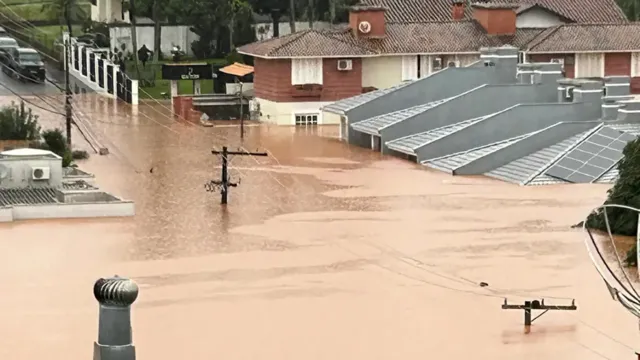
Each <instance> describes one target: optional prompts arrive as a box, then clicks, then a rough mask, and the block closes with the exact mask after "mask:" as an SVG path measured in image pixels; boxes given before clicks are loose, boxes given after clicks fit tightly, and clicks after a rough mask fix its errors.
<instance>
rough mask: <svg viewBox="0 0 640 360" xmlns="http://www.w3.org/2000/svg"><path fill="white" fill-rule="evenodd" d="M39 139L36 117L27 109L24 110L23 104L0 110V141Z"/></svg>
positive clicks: (12, 103)
mask: <svg viewBox="0 0 640 360" xmlns="http://www.w3.org/2000/svg"><path fill="white" fill-rule="evenodd" d="M39 137H40V126H39V125H38V115H34V114H33V113H32V111H31V109H30V108H29V109H28V110H25V108H24V102H21V103H20V105H18V104H16V103H14V102H11V105H8V106H3V107H2V108H0V140H37V139H38V138H39Z"/></svg>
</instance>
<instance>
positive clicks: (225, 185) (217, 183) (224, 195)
mask: <svg viewBox="0 0 640 360" xmlns="http://www.w3.org/2000/svg"><path fill="white" fill-rule="evenodd" d="M211 153H212V154H214V155H221V157H222V174H221V177H220V180H211V181H209V182H208V183H207V184H205V185H204V188H205V189H206V191H214V188H216V187H219V188H220V197H221V199H220V204H222V205H226V204H227V201H228V196H229V188H230V187H237V186H238V184H237V183H232V182H230V181H229V172H228V170H229V169H228V167H229V155H239V156H269V154H267V153H266V152H251V151H229V150H228V149H227V147H226V146H223V147H222V151H219V150H215V149H214V150H211Z"/></svg>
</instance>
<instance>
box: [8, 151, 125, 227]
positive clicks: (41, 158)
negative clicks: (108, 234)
mask: <svg viewBox="0 0 640 360" xmlns="http://www.w3.org/2000/svg"><path fill="white" fill-rule="evenodd" d="M93 178H94V176H93V175H92V174H89V173H86V172H84V171H81V170H79V169H77V168H62V158H61V157H60V156H58V155H56V154H54V153H52V152H50V151H47V150H40V149H15V150H8V151H3V152H0V222H10V221H13V220H31V219H60V218H93V217H122V216H133V215H135V207H134V203H133V201H128V200H122V199H119V198H118V197H116V196H113V195H111V194H109V193H107V192H104V191H102V190H100V189H98V187H96V186H95V185H94V184H93Z"/></svg>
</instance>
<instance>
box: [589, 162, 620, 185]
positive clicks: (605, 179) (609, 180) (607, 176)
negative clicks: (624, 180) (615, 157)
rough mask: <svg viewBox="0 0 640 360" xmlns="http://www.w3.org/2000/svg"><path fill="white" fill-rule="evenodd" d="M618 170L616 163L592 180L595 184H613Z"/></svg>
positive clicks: (616, 178)
mask: <svg viewBox="0 0 640 360" xmlns="http://www.w3.org/2000/svg"><path fill="white" fill-rule="evenodd" d="M619 174H620V172H619V171H618V164H616V166H614V167H612V168H611V169H609V171H607V172H606V173H604V174H602V176H600V178H599V179H597V180H596V181H594V182H595V183H596V184H613V183H615V182H616V180H618V175H619Z"/></svg>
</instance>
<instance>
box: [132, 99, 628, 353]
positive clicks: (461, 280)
mask: <svg viewBox="0 0 640 360" xmlns="http://www.w3.org/2000/svg"><path fill="white" fill-rule="evenodd" d="M141 90H142V92H143V93H146V94H148V93H147V92H146V91H144V90H143V89H141ZM125 91H128V89H126V88H125ZM153 100H154V101H155V102H156V103H157V104H159V105H160V106H161V107H163V108H165V109H166V110H169V111H170V108H168V107H167V106H165V105H164V104H162V103H160V102H159V101H157V100H156V99H153ZM151 109H153V110H154V111H155V112H157V113H158V114H160V115H161V116H164V117H165V118H168V119H170V120H171V121H172V123H175V120H174V119H173V118H172V117H169V116H167V115H166V114H165V113H162V112H161V111H159V110H157V109H155V108H153V107H151ZM138 114H142V115H143V116H144V117H146V118H148V119H150V120H151V121H153V122H154V123H156V124H158V125H160V126H162V127H163V128H165V129H167V130H169V131H171V132H173V133H175V134H178V136H179V137H180V135H182V133H178V132H177V131H175V130H173V129H171V128H168V127H167V126H166V125H165V124H162V123H159V122H158V121H157V120H155V119H153V118H151V117H149V116H148V115H147V114H145V113H144V112H142V111H138ZM178 118H179V119H182V120H184V122H182V121H179V122H178V124H181V125H184V126H185V127H191V128H195V127H196V125H194V124H192V123H191V122H189V121H188V120H186V119H184V118H183V117H182V116H179V115H178ZM136 126H141V125H136ZM223 139H224V138H223ZM224 140H226V139H224ZM242 149H243V151H246V149H244V148H242ZM247 152H248V151H247ZM267 153H268V154H270V156H271V157H273V154H271V153H270V151H268V150H267ZM273 159H274V160H275V161H276V162H277V163H278V165H280V166H282V165H281V164H280V162H279V160H278V159H277V157H273ZM254 160H257V159H254ZM257 162H258V161H257ZM258 163H259V164H260V162H258ZM232 170H235V171H237V172H239V173H240V174H241V175H243V176H245V174H244V173H243V172H242V171H240V170H239V169H238V168H232ZM269 174H270V173H269ZM270 175H271V176H273V175H272V174H270ZM274 178H275V177H274ZM277 183H278V184H279V185H280V186H282V187H283V188H285V189H287V187H286V186H285V185H284V184H282V183H281V182H280V181H277ZM266 196H267V197H269V196H268V195H266ZM270 202H271V203H274V204H278V202H276V201H274V200H273V199H270ZM279 207H280V206H279ZM280 210H281V211H282V210H284V209H282V207H280ZM368 244H369V245H370V246H372V247H375V248H377V249H378V250H379V251H381V253H383V254H386V255H388V256H390V257H391V258H393V259H395V260H399V261H401V262H403V263H406V264H408V265H410V266H412V267H416V268H418V269H420V270H423V271H425V272H428V273H430V274H432V275H435V276H439V277H442V278H444V279H447V280H449V281H457V282H459V283H463V284H464V283H466V284H468V285H471V284H474V285H478V283H476V282H473V281H471V280H469V279H466V278H462V277H458V278H459V279H455V277H456V276H455V275H454V277H451V276H446V275H443V274H439V273H437V272H435V271H432V270H429V269H425V268H424V267H422V266H417V265H416V264H415V263H412V262H410V261H407V259H411V260H413V261H414V262H416V263H418V264H419V265H425V264H424V263H422V262H421V261H419V260H417V259H415V258H412V257H410V256H407V255H406V254H402V253H401V252H399V251H397V250H395V249H393V251H392V252H395V253H396V254H399V255H400V256H393V255H391V254H390V252H389V251H387V252H385V251H384V250H383V249H381V248H380V247H379V246H376V245H373V244H372V243H371V242H368ZM334 245H337V246H338V247H340V248H342V249H343V250H344V251H346V252H349V253H351V254H352V255H354V256H358V257H361V255H360V254H358V253H356V252H353V251H352V250H350V249H348V248H346V247H344V246H341V245H339V244H334ZM389 248H390V249H392V247H389ZM373 265H374V266H377V267H380V268H382V269H384V270H386V271H388V272H391V273H394V274H396V275H399V276H402V277H405V278H408V279H411V280H414V281H417V282H420V283H422V284H424V285H429V286H434V287H438V288H442V289H445V290H449V291H454V292H459V293H466V294H469V295H474V296H482V297H491V298H501V299H502V298H505V296H509V295H510V294H507V293H506V292H502V293H501V292H500V291H499V290H500V289H487V290H489V291H490V292H492V293H482V292H478V291H471V290H467V289H460V288H454V287H451V286H447V285H443V284H438V283H435V282H432V281H428V280H425V279H423V278H421V277H416V276H411V275H409V274H406V273H404V272H401V271H397V270H394V269H393V268H391V267H388V266H384V265H382V264H379V263H377V262H376V263H373ZM511 296H518V297H520V296H532V297H537V298H555V299H570V298H565V297H553V296H539V295H537V296H536V295H531V294H526V293H525V292H516V293H515V294H514V293H513V292H512V293H511ZM547 306H549V307H551V308H553V306H550V305H547ZM572 316H574V317H575V318H576V320H577V321H579V322H581V323H583V324H585V325H586V326H588V327H589V328H590V329H592V330H594V331H596V332H597V333H598V334H600V335H602V336H605V337H606V338H608V339H610V340H611V341H613V342H615V343H617V344H619V345H622V346H624V347H626V348H628V349H633V348H632V347H630V346H628V345H626V344H624V343H623V342H621V341H619V340H617V339H615V338H613V337H611V336H609V335H607V334H606V333H604V332H603V331H600V330H598V329H597V328H595V327H593V326H592V325H590V324H588V323H586V322H585V321H584V320H582V319H580V318H578V317H577V316H575V315H572ZM578 345H580V346H581V347H583V348H585V349H587V350H588V351H591V352H592V353H594V354H596V355H598V356H600V357H602V358H605V359H609V358H607V357H606V356H604V355H603V354H601V353H599V352H597V351H595V350H593V349H591V348H589V347H588V346H586V345H584V344H582V343H578Z"/></svg>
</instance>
